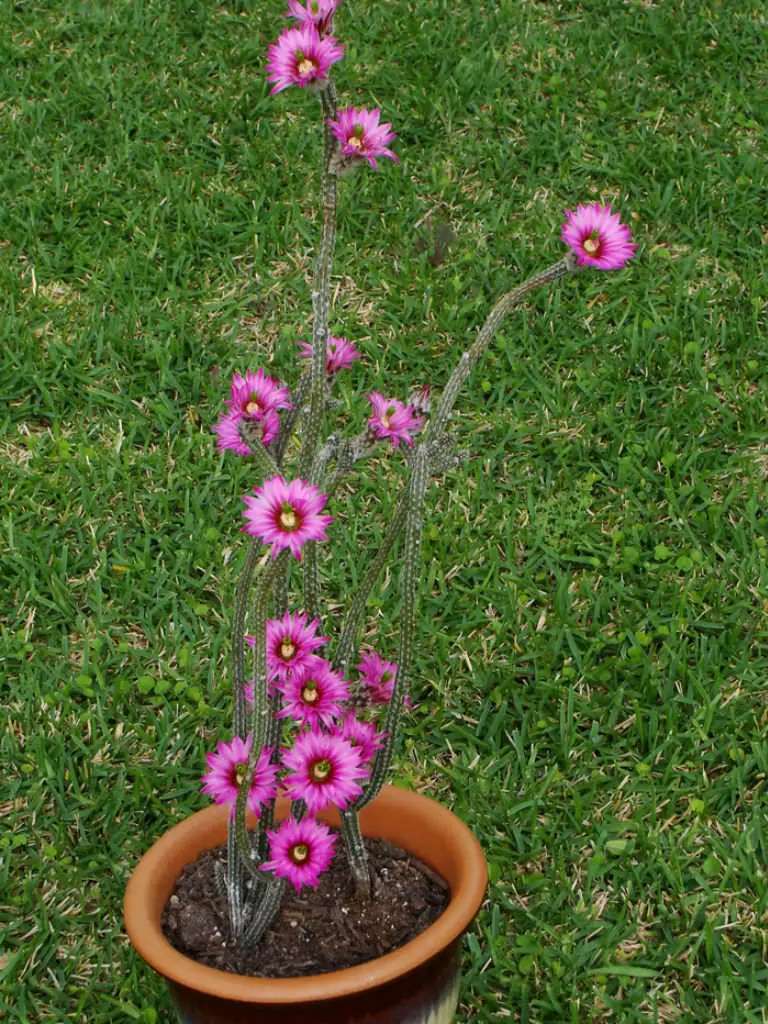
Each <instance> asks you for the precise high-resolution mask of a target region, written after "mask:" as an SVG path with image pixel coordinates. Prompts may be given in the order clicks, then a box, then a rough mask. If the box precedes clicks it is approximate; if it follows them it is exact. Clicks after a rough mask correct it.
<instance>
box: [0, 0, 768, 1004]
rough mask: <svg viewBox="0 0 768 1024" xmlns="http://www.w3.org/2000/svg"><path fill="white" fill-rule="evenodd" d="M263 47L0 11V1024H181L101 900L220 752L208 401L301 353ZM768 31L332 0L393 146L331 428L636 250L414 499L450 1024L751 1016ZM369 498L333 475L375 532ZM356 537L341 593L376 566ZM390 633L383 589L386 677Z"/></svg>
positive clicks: (303, 252) (157, 12)
mask: <svg viewBox="0 0 768 1024" xmlns="http://www.w3.org/2000/svg"><path fill="white" fill-rule="evenodd" d="M282 11H283V5H282V3H280V2H277V0H275V2H271V3H269V4H262V3H256V2H255V0H232V2H231V3H224V4H221V5H219V4H214V3H212V2H210V0H200V2H198V3H192V2H183V0H171V2H168V0H164V2H160V0H132V2H128V0H113V2H111V3H109V4H104V3H98V2H96V0H90V2H81V0H77V2H75V0H45V2H43V0H36V2H31V0H30V2H23V0H22V2H17V3H11V2H9V0H6V2H4V3H2V4H0V48H1V50H0V56H1V58H2V59H1V60H0V133H1V134H0V139H2V143H3V145H2V153H3V159H2V164H1V165H0V195H2V202H1V203H0V291H1V293H2V296H3V309H4V312H3V316H2V317H0V332H2V338H1V340H0V346H1V348H0V351H2V370H3V372H2V374H0V399H1V401H0V422H1V423H2V433H1V436H0V454H1V455H2V459H3V468H2V477H1V478H0V493H1V494H2V501H1V502H0V515H1V516H2V545H0V566H1V568H0V573H1V575H0V583H1V584H2V588H3V593H4V594H5V596H6V601H4V602H3V603H2V609H3V612H4V614H3V617H2V641H1V643H2V647H1V648H0V653H1V656H2V662H3V682H2V689H1V691H0V692H1V693H2V702H3V704H2V707H3V710H2V725H1V727H0V759H1V763H2V764H3V766H4V769H3V780H2V783H0V810H1V811H2V816H1V817H0V978H1V979H2V980H1V981H0V1013H4V1014H5V1016H6V1019H8V1020H9V1021H12V1022H14V1024H15V1022H18V1024H38V1022H40V1024H42V1022H60V1021H77V1022H86V1021H87V1022H88V1024H119V1022H129V1021H141V1022H147V1024H150V1022H152V1021H155V1020H157V1021H168V1020H170V1019H171V1017H170V1012H171V1011H170V1005H169V1003H168V1001H167V997H166V995H165V993H164V991H163V986H162V984H161V983H160V982H159V981H158V980H157V979H156V978H155V976H154V975H153V974H152V972H150V971H149V970H148V969H146V968H145V967H144V965H143V964H142V963H140V962H138V960H137V958H136V956H135V955H134V954H133V953H132V952H131V950H130V948H129V947H128V944H127V940H126V939H125V937H124V935H123V932H122V923H121V899H122V892H123V889H124V885H125V882H126V879H127V877H128V874H129V872H130V870H131V868H132V866H133V865H134V864H135V863H136V860H137V859H138V857H139V856H140V854H141V852H142V851H143V850H144V849H145V848H146V846H147V845H148V843H149V842H150V841H151V840H152V839H153V838H155V837H156V836H158V835H159V834H160V833H161V832H163V831H164V830H165V829H166V828H167V827H168V826H169V824H171V823H173V822H175V821H177V820H179V819H180V818H182V817H183V816H185V815H187V814H189V813H190V812H192V811H194V810H196V809H198V808H199V807H201V806H202V805H203V801H202V799H201V798H200V796H199V795H198V790H199V774H200V770H201V765H202V757H203V753H204V751H206V750H208V749H211V746H212V744H213V743H214V741H215V738H216V737H218V736H220V735H223V734H224V733H226V731H227V728H228V725H227V722H228V697H227V692H228V682H227V666H228V635H227V630H228V620H229V607H230V602H231V598H232V593H233V588H234V585H235V581H236V578H237V570H238V565H239V563H240V561H241V559H242V556H243V546H242V543H241V536H240V533H239V527H240V495H241V493H242V492H243V491H244V490H245V488H246V487H248V486H250V485H252V484H253V483H254V482H255V481H254V479H253V477H252V476H251V475H250V473H249V469H248V467H246V466H243V465H242V464H241V463H239V462H238V461H237V460H235V459H232V460H230V459H220V458H219V457H218V456H217V455H216V453H215V450H214V445H213V444H212V437H211V433H210V427H211V425H212V423H213V422H214V421H215V419H216V417H217V415H218V413H219V411H220V408H221V403H222V398H223V389H224V386H225V382H226V380H227V378H228V377H229V375H230V374H231V372H232V371H233V370H235V369H238V370H241V371H242V370H243V369H244V368H245V367H246V366H254V367H255V366H256V365H258V364H259V363H261V362H267V363H269V364H270V365H271V366H272V368H273V370H274V371H275V372H276V373H279V374H281V375H283V376H284V377H285V378H286V379H288V380H293V379H295V363H294V359H293V350H294V341H295V340H296V339H297V338H299V337H306V336H307V331H308V328H309V309H310V304H309V274H310V273H311V266H312V256H313V249H314V245H315V241H316V236H317V220H316V212H315V210H316V196H317V179H316V167H317V164H318V160H319V136H318V131H317V126H316V114H317V111H316V101H315V100H313V98H312V97H310V96H306V95H303V94H299V93H298V92H297V91H295V90H293V91H291V92H289V93H287V94H285V95H281V96H279V97H276V98H271V97H269V96H268V94H267V90H266V88H265V83H264V71H263V65H264V51H265V48H266V45H267V43H268V42H269V41H271V40H272V39H273V38H274V36H275V35H276V34H277V32H278V30H279V29H280V27H282V24H283V22H282ZM764 13H765V12H764V9H763V7H762V5H760V4H758V3H757V2H753V0H727V2H726V0H719V2H718V0H711V2H709V3H707V2H704V0H687V2H685V0H681V2H680V3H670V2H659V3H657V4H656V5H654V4H645V3H643V2H641V0H627V2H625V3H609V2H608V0H581V2H573V0H563V2H561V3H549V2H535V3H534V2H528V3H521V2H519V0H497V2H494V3H490V2H489V3H481V2H479V0H474V2H472V0H469V2H467V3H446V2H445V0H430V2H427V0H411V2H408V3H404V2H400V3H394V2H383V0H382V2H379V3H365V4H363V3H357V2H354V0H348V2H347V3H346V4H345V7H344V11H343V14H342V15H341V17H340V19H339V33H340V34H341V36H342V37H343V38H345V39H346V40H348V41H349V43H350V46H349V51H348V54H347V58H346V59H345V61H344V62H343V63H342V64H341V65H340V66H339V73H338V75H337V81H338V84H339V88H340V91H341V94H342V96H343V97H346V98H348V99H349V100H350V101H351V102H356V103H358V105H359V104H363V103H367V104H368V105H369V106H370V105H374V104H380V105H381V106H382V108H383V111H384V113H385V115H386V119H387V120H391V121H393V122H394V124H395V128H396V130H397V131H398V133H399V139H398V142H397V144H396V148H397V150H398V152H399V154H400V156H401V164H400V166H399V168H395V167H393V166H389V165H388V166H386V167H384V168H382V169H381V171H380V173H379V174H377V175H373V174H365V175H361V176H360V177H359V178H357V179H355V180H354V181H352V182H350V183H349V184H345V186H344V188H343V190H342V199H341V207H340V208H341V220H340V236H339V246H338V259H337V265H336V266H337V272H338V276H337V277H336V278H335V282H334V283H335V296H336V298H335V315H334V319H333V326H334V327H335V328H337V330H338V333H345V334H347V335H348V336H350V337H351V338H353V339H354V340H355V341H356V342H357V343H358V344H359V345H360V347H361V348H362V349H363V350H364V352H365V354H366V359H365V362H364V364H358V366H357V367H356V368H355V369H354V370H353V371H352V373H351V374H350V375H349V376H348V377H347V379H346V380H345V381H344V383H343V385H342V392H341V394H342V398H343V401H344V414H345V415H348V416H349V417H352V418H355V417H359V416H360V415H362V413H363V411H364V406H365V402H364V400H362V398H361V395H362V394H363V393H364V392H365V391H366V390H371V389H372V388H373V387H376V386H379V387H382V388H383V389H384V390H389V391H390V392H391V393H401V394H405V393H406V391H407V388H408V385H409V383H412V382H421V381H424V380H426V379H429V380H430V381H431V382H432V383H433V384H434V385H435V387H437V388H439V387H440V385H441V384H442V382H444V381H445V379H446V378H447V375H448V372H449V369H450V367H451V366H452V364H453V361H454V360H455V358H456V356H457V354H458V353H459V352H460V351H461V350H462V348H463V347H464V346H465V345H466V339H467V338H468V337H471V336H472V334H473V332H474V330H475V328H476V325H477V324H478V322H479V321H480V320H481V319H482V317H483V315H484V313H485V311H487V309H488V308H489V305H490V303H491V302H492V301H493V299H494V297H496V296H497V295H498V294H499V293H500V292H501V291H502V290H504V289H505V288H506V287H508V286H510V285H511V284H513V283H515V282H516V281H517V280H519V279H520V278H521V276H524V275H527V274H528V273H530V272H533V271H534V270H537V269H540V268H541V267H543V266H544V265H546V264H548V263H551V262H553V261H554V260H555V259H557V258H559V256H560V255H561V252H562V246H561V243H560V242H559V241H558V236H559V224H560V222H561V220H562V210H563V208H564V207H566V206H572V205H573V204H575V203H577V202H579V201H593V200H595V199H600V200H602V201H606V202H607V201H610V202H613V203H615V204H616V205H617V207H618V208H620V209H621V211H622V213H623V214H624V216H625V217H627V218H631V223H632V226H633V230H634V233H635V237H636V240H637V242H638V243H639V250H638V255H637V259H636V260H635V261H633V263H632V264H631V266H630V268H629V269H627V270H626V271H623V272H620V273H618V274H614V275H602V276H601V275H598V274H584V275H582V276H579V277H576V278H573V279H570V280H568V281H566V282H565V283H564V284H563V285H561V286H558V287H556V288H555V289H554V290H552V291H550V292H543V293H539V294H537V295H535V296H533V297H532V298H531V300H530V302H529V303H528V304H527V305H526V306H525V308H524V309H523V310H522V311H521V312H520V313H519V314H518V315H516V316H515V317H514V318H513V319H511V320H510V321H509V322H508V324H507V325H506V327H505V330H504V332H503V334H502V335H500V336H499V338H498V341H497V343H496V345H495V346H494V349H493V351H492V352H491V353H490V355H489V357H488V358H487V360H486V361H485V362H484V364H483V365H482V367H481V368H480V370H479V371H478V373H477V374H476V376H475V378H474V379H473V382H472V389H471V392H470V393H468V394H467V396H466V399H465V401H464V404H463V413H462V415H461V416H460V417H457V420H456V429H457V433H458V435H459V439H460V446H461V447H462V448H466V449H468V450H470V451H471V452H472V453H473V454H474V456H475V457H474V458H473V459H472V460H471V461H470V462H468V463H467V464H465V466H464V467H463V468H462V469H461V470H460V471H459V472H458V473H457V474H456V475H455V476H454V477H453V478H452V479H450V480H448V481H446V483H445V484H441V485H440V487H439V488H433V490H432V491H431V492H430V498H429V507H430V511H429V518H428V524H427V533H426V545H425V576H426V584H425V592H424V596H423V600H422V604H421V614H420V620H421V636H422V641H423V642H422V644H421V647H420V654H419V659H418V679H417V681H416V684H415V693H414V696H415V697H416V698H417V700H418V702H419V706H418V708H417V710H416V711H415V712H414V713H413V715H412V718H411V720H410V721H409V723H408V725H407V726H406V729H405V744H404V747H403V752H402V758H401V767H402V775H403V778H404V779H405V781H406V783H407V784H409V785H412V786H414V787H416V788H419V789H425V788H430V789H431V790H432V791H433V792H434V794H435V795H436V796H437V797H439V798H440V799H442V800H444V801H445V802H447V803H448V804H450V805H452V806H453V807H454V808H455V809H456V810H457V811H458V813H459V814H460V815H462V816H463V817H464V818H465V820H466V821H467V822H468V823H469V824H470V826H471V827H472V828H473V829H474V830H475V832H476V833H477V835H478V836H479V838H480V839H481V842H482V844H483V846H484V848H485V850H486V852H487V854H488V857H489V861H490V869H491V876H492V883H493V884H492V887H491V889H490V893H489V900H488V902H487V904H486V906H485V908H484V910H483V912H482V914H481V916H480V918H479V920H478V922H477V924H476V925H475V927H474V929H473V931H472V933H471V935H470V938H469V942H468V946H467V956H466V973H465V982H464V986H463V989H462V1007H463V1009H462V1012H461V1015H460V1019H461V1020H462V1021H470V1020H471V1021H478V1022H485V1021H489V1022H490V1021H496V1020H505V1019H508V1020H517V1021H520V1022H531V1024H534V1022H535V1024H545V1022H547V1024H581V1022H598V1021H606V1022H607V1021H617V1020H618V1021H621V1022H622V1024H635V1022H648V1021H652V1022H655V1021H659V1022H662V1021H663V1022H668V1021H681V1022H693V1024H721V1022H723V1024H724V1022H728V1024H731V1022H733V1024H736V1022H739V1024H741V1022H744V1024H755V1022H761V1021H765V1020H766V1019H768V1018H767V1017H766V1011H765V1006H766V1004H767V1002H768V999H767V996H766V987H767V986H768V964H767V962H766V946H767V945H768V886H767V884H766V868H765V865H766V863H767V862H768V834H767V833H766V825H765V821H766V773H768V744H767V743H766V721H767V720H768V712H766V697H767V696H768V684H766V675H767V672H768V628H767V627H766V610H768V570H767V569H766V547H767V546H768V527H767V524H766V515H765V502H766V491H767V490H768V488H767V486H766V478H767V477H768V444H767V443H766V430H767V428H768V422H767V419H768V417H767V415H766V408H768V387H767V378H766V373H765V341H764V337H765V325H766V304H767V302H768V284H766V276H765V260H766V237H767V236H766V220H765V200H766V193H765V186H764V182H765V166H764V158H765V147H766V138H765V132H764V128H763V127H761V125H764V124H765V113H766V108H767V107H768V103H767V102H766V100H767V97H766V93H765V90H764V84H765V79H764V68H765V63H766V59H767V58H768V46H767V45H766V36H765V18H764ZM305 114H306V115H308V116H310V117H311V118H313V119H314V123H313V124H312V126H311V128H309V129H307V128H306V127H305V122H304V115H305ZM440 223H450V224H451V225H452V227H453V229H454V231H455V233H456V236H457V239H456V241H455V242H454V244H453V245H452V247H451V248H450V249H449V250H448V252H447V255H446V256H445V259H444V260H443V262H442V263H440V264H439V265H437V266H435V265H433V263H430V260H429V257H430V254H431V252H432V236H433V232H434V231H435V230H436V229H437V226H438V225H439V224H440ZM433 262H434V261H433ZM396 465H397V460H391V461H390V462H388V463H386V464H385V463H383V462H375V463H370V464H366V465H364V467H363V468H362V470H361V473H360V486H361V492H362V495H363V496H364V498H365V499H366V502H367V504H368V506H370V508H371V510H375V508H376V505H377V501H378V495H379V493H380V492H381V491H386V490H387V489H388V487H389V484H390V482H391V470H390V468H389V467H391V466H396ZM351 507H352V506H351V503H349V502H347V500H346V499H344V500H342V499H341V498H340V499H339V500H338V501H337V502H336V504H335V507H334V509H333V511H334V512H335V513H336V514H337V516H338V517H339V522H338V523H337V524H336V526H335V527H334V529H335V530H336V532H337V536H338V537H339V538H340V543H341V545H342V550H343V552H344V553H343V554H342V555H341V556H340V557H339V559H338V561H337V562H336V563H334V565H333V566H331V567H330V577H329V579H328V586H329V588H330V590H331V593H333V594H336V595H338V594H340V593H342V592H343V591H344V589H345V588H346V587H348V586H349V581H350V580H354V578H355V577H356V575H357V574H358V573H359V571H360V565H361V564H362V563H361V559H360V548H361V547H363V546H366V547H367V546H372V545H373V543H374V542H375V536H376V532H375V531H376V529H378V527H376V528H373V527H371V526H369V525H365V524H362V523H351V522H349V521H348V512H349V510H350V509H351ZM222 549H223V550H224V551H225V556H222ZM454 566H457V568H456V569H454V568H453V567H454ZM396 613H397V599H396V587H395V577H394V576H393V579H392V581H391V582H390V583H389V585H388V586H386V587H385V586H383V587H382V590H381V592H380V593H379V594H378V595H377V598H376V602H375V607H374V609H373V612H372V619H371V625H372V626H373V625H374V624H375V626H376V629H377V632H378V634H379V635H380V636H383V637H385V638H386V637H388V636H390V635H391V634H392V633H393V630H394V628H395V623H396V617H397V616H396ZM383 643H384V644H385V649H386V644H387V643H388V641H387V640H384V641H383ZM388 653H394V652H392V651H390V652H388Z"/></svg>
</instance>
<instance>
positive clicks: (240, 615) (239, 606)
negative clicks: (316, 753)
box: [232, 539, 262, 739]
mask: <svg viewBox="0 0 768 1024" xmlns="http://www.w3.org/2000/svg"><path fill="white" fill-rule="evenodd" d="M261 550H262V544H261V541H258V540H256V539H252V540H251V542H250V544H249V545H248V551H247V552H246V555H245V564H244V565H243V570H242V572H241V574H240V580H239V582H238V584H237V590H236V591H235V607H234V611H233V613H232V690H233V693H232V697H233V706H234V712H233V732H234V734H235V736H239V737H240V738H241V739H244V738H245V729H246V710H245V696H244V694H243V687H244V686H245V612H246V608H247V606H248V594H249V592H250V589H251V584H252V583H253V574H254V572H255V570H256V563H257V562H258V560H259V554H260V552H261Z"/></svg>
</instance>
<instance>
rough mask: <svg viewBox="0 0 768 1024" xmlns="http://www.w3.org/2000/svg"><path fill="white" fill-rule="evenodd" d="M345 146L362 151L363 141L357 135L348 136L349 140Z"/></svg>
mask: <svg viewBox="0 0 768 1024" xmlns="http://www.w3.org/2000/svg"><path fill="white" fill-rule="evenodd" d="M347 145H348V146H352V147H353V148H354V149H362V148H363V140H362V139H361V138H360V136H359V135H350V136H349V138H348V139H347Z"/></svg>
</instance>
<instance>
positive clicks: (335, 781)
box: [283, 732, 368, 814]
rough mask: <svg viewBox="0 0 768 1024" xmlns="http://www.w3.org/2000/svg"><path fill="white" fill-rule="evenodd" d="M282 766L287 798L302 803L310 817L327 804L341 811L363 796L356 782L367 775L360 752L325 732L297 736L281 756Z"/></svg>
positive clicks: (340, 738)
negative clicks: (357, 797) (286, 771)
mask: <svg viewBox="0 0 768 1024" xmlns="http://www.w3.org/2000/svg"><path fill="white" fill-rule="evenodd" d="M283 765H284V766H285V768H287V769H288V771H289V773H290V774H288V775H286V776H285V778H284V779H283V784H284V786H285V791H286V793H287V795H288V796H290V797H292V798H293V799H294V800H303V801H304V802H305V804H306V805H307V810H308V811H309V813H310V814H314V813H315V812H316V811H320V810H322V808H323V807H327V806H328V804H336V806H337V807H340V808H342V810H343V809H344V808H345V807H346V806H347V804H348V803H349V802H350V800H353V799H354V798H355V797H356V796H359V794H360V793H362V789H361V788H360V786H359V785H358V782H357V780H358V779H361V778H365V776H366V775H367V774H368V769H367V768H364V767H363V765H362V758H361V756H360V751H359V750H356V749H355V748H354V747H353V746H352V744H351V743H350V742H349V741H348V740H345V739H344V738H343V737H341V736H338V735H333V734H332V733H327V732H303V733H299V735H298V736H297V737H296V740H295V742H294V744H293V747H291V749H290V750H289V751H288V752H287V753H285V754H284V755H283Z"/></svg>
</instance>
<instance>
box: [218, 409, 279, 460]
mask: <svg viewBox="0 0 768 1024" xmlns="http://www.w3.org/2000/svg"><path fill="white" fill-rule="evenodd" d="M275 415H277V413H275ZM242 422H243V420H242V417H241V416H233V415H232V414H231V413H225V414H224V415H223V416H221V417H220V418H219V421H218V423H217V424H216V426H215V427H214V428H213V432H214V434H216V435H217V436H218V441H217V442H216V447H217V448H218V449H219V451H220V452H225V451H231V452H235V454H237V455H250V454H251V452H252V451H253V449H252V448H251V447H250V445H247V444H246V443H245V441H244V440H243V438H242V436H241V434H240V424H241V423H242ZM267 444H269V441H267Z"/></svg>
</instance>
